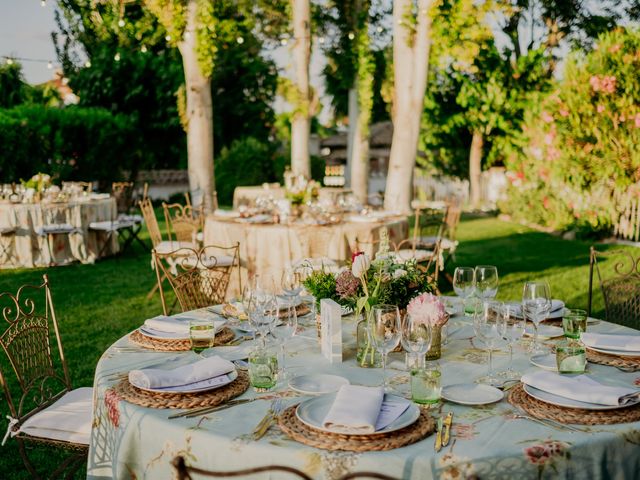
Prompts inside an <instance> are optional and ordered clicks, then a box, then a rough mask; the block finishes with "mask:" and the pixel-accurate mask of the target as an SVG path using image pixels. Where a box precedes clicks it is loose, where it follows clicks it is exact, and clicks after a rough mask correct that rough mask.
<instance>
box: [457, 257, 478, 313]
mask: <svg viewBox="0 0 640 480" xmlns="http://www.w3.org/2000/svg"><path fill="white" fill-rule="evenodd" d="M475 288H476V274H475V270H474V269H473V268H471V267H456V269H455V271H454V272H453V290H454V291H455V292H456V295H458V296H459V297H460V298H462V312H463V313H464V314H466V305H467V298H469V297H470V296H471V295H472V294H473V291H474V290H475Z"/></svg>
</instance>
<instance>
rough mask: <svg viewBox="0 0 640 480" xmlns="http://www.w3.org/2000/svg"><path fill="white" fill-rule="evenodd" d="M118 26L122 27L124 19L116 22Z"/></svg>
mask: <svg viewBox="0 0 640 480" xmlns="http://www.w3.org/2000/svg"><path fill="white" fill-rule="evenodd" d="M118 26H119V27H124V18H121V19H120V20H118Z"/></svg>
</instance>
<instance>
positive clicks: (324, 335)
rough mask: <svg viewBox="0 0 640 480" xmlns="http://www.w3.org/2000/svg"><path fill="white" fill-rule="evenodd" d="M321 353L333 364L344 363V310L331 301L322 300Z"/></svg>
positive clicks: (327, 299)
mask: <svg viewBox="0 0 640 480" xmlns="http://www.w3.org/2000/svg"><path fill="white" fill-rule="evenodd" d="M320 322H321V329H320V342H321V351H322V355H324V356H325V357H326V358H327V359H328V360H329V361H330V362H331V363H342V308H341V307H340V305H339V304H338V303H337V302H335V301H333V300H331V299H329V298H324V299H322V300H320Z"/></svg>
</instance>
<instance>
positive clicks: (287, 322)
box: [271, 302, 298, 380]
mask: <svg viewBox="0 0 640 480" xmlns="http://www.w3.org/2000/svg"><path fill="white" fill-rule="evenodd" d="M278 318H279V320H280V321H279V322H275V323H274V324H272V328H271V335H273V337H274V338H275V339H276V340H278V341H279V342H278V343H279V344H280V356H281V357H282V360H281V361H280V365H281V367H282V368H281V370H280V376H281V377H282V379H283V380H286V379H287V371H286V369H285V359H286V350H285V348H286V344H287V341H288V340H289V339H291V338H293V336H294V335H295V334H296V329H297V328H298V315H297V312H296V307H295V304H294V303H293V302H286V303H284V304H280V305H279V311H278ZM276 323H278V324H279V325H276Z"/></svg>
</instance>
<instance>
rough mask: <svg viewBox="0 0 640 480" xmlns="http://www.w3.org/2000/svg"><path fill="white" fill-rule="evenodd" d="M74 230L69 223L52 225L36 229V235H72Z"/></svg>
mask: <svg viewBox="0 0 640 480" xmlns="http://www.w3.org/2000/svg"><path fill="white" fill-rule="evenodd" d="M75 231H76V229H75V227H74V226H73V225H71V224H69V223H53V224H50V225H43V226H42V227H38V228H37V229H36V233H37V234H38V235H47V234H50V233H73V232H75Z"/></svg>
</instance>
